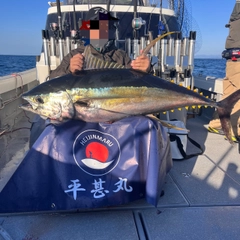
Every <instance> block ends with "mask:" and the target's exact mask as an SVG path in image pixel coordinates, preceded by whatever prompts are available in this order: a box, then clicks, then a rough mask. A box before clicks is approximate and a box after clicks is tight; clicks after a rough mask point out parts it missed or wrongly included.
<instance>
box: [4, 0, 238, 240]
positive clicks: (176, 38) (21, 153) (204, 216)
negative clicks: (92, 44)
mask: <svg viewBox="0 0 240 240" xmlns="http://www.w3.org/2000/svg"><path fill="white" fill-rule="evenodd" d="M46 4H47V3H46ZM48 4H49V9H48V14H47V19H46V28H45V29H44V30H43V31H42V36H43V47H42V52H41V53H40V55H39V56H37V61H36V68H34V69H31V70H28V71H24V72H21V73H17V74H13V75H9V76H4V77H0V146H1V152H0V202H1V198H3V197H4V196H3V193H5V192H7V191H6V189H7V187H8V185H9V183H10V181H11V179H14V177H15V176H16V175H17V173H18V172H19V171H20V170H21V169H22V168H24V167H25V166H26V163H25V162H24V159H25V156H26V154H27V153H29V152H30V150H29V135H30V128H31V122H32V121H33V119H34V117H35V115H34V114H30V113H25V112H23V111H22V110H21V109H20V108H19V105H21V104H22V101H23V100H22V99H21V95H22V93H24V92H26V91H28V90H30V89H32V88H33V87H35V86H37V85H38V84H40V83H42V82H45V81H47V80H48V75H49V72H50V71H51V70H53V69H55V68H56V67H57V66H58V65H59V63H60V62H61V60H62V58H63V56H64V55H66V54H68V53H69V52H70V50H71V49H74V48H77V47H78V45H79V44H80V42H81V31H79V27H80V25H81V22H82V21H83V20H84V19H85V17H86V12H87V11H88V10H89V9H90V8H92V7H94V6H100V7H103V8H105V9H107V10H109V11H110V12H111V13H112V14H113V15H114V16H116V17H118V18H119V19H120V21H119V26H118V28H117V29H118V32H117V34H116V36H117V38H116V42H115V44H116V46H118V47H119V48H121V49H124V50H125V51H127V52H128V54H129V56H131V57H132V58H135V57H136V56H138V55H139V52H140V50H141V49H143V48H144V47H145V46H146V45H147V44H148V43H149V42H150V41H151V40H152V39H153V38H155V37H157V36H159V35H161V34H163V33H164V32H170V31H174V32H177V33H175V35H173V36H170V35H169V36H167V37H166V38H163V39H161V41H159V42H158V43H156V44H155V46H154V47H153V48H152V49H151V51H150V53H149V57H151V58H152V61H154V58H155V59H157V64H156V65H155V67H154V73H155V75H157V76H159V77H162V78H165V79H166V80H168V81H173V82H174V83H175V84H181V85H183V86H184V87H190V88H192V89H197V90H198V91H203V92H204V94H206V95H208V96H209V97H211V98H212V99H215V100H219V99H221V96H222V92H223V89H222V79H218V78H215V77H214V76H212V77H206V76H194V75H193V68H194V51H195V47H196V39H197V33H196V31H195V30H194V29H189V26H186V25H184V24H183V23H184V14H186V12H184V9H185V1H184V0H179V1H174V0H169V1H160V2H159V3H157V4H154V3H149V2H148V1H142V0H139V1H129V0H116V1H114V2H112V1H103V0H91V1H85V0H77V1H76V0H65V1H63V2H61V3H60V1H56V2H49V3H48ZM238 4H239V1H236V6H237V5H238ZM126 26H127V27H126ZM213 111H214V109H210V108H206V109H205V108H202V109H201V111H200V112H199V111H196V110H195V109H192V111H191V113H190V114H189V112H187V110H186V109H185V110H181V111H179V110H176V111H174V112H168V113H167V114H163V113H161V118H163V119H167V120H169V119H172V118H177V119H178V120H181V121H182V122H183V123H184V124H185V125H186V128H187V129H189V130H190V132H189V136H191V138H193V139H194V140H195V141H196V142H197V143H198V144H199V145H201V146H202V148H204V150H205V151H204V153H203V154H201V155H199V156H193V157H191V158H189V159H188V160H186V161H185V160H183V161H174V162H173V166H172V168H171V170H170V171H169V172H168V173H167V175H166V177H165V178H164V185H163V189H162V190H163V192H162V196H161V197H160V198H159V200H158V202H157V205H156V206H153V205H151V204H149V203H147V202H146V200H145V199H140V200H136V201H133V202H131V203H128V204H123V205H117V206H111V207H102V208H95V209H84V210H82V209H74V210H71V211H70V210H69V209H65V210H63V209H62V210H60V211H58V210H57V209H56V206H55V204H54V203H52V204H51V208H52V210H51V211H38V210H37V208H36V210H35V211H28V210H26V209H24V208H22V209H21V208H19V209H18V211H16V212H14V211H11V208H12V209H15V207H16V206H17V205H18V204H17V203H18V201H20V199H19V198H18V197H17V196H18V187H16V188H15V189H16V191H15V192H8V194H9V195H12V196H13V197H12V198H15V201H16V202H15V203H14V202H11V204H10V205H7V204H6V208H5V209H8V210H6V211H4V210H2V211H1V213H0V223H1V224H0V238H3V239H33V240H34V239H131V240H133V239H141V240H142V239H238V238H239V234H240V230H239V214H240V207H239V205H240V200H239V199H240V198H239V195H240V180H239V179H240V178H239V174H240V173H239V167H240V163H239V151H240V145H239V144H235V145H234V146H232V145H230V144H229V143H228V142H227V141H226V140H225V139H224V136H221V135H218V134H212V133H211V134H209V133H208V131H207V130H206V129H205V128H204V124H207V123H208V122H209V120H210V119H211V117H212V113H213ZM189 116H193V117H191V118H190V117H189ZM186 147H187V149H186V152H187V153H188V155H191V154H193V155H194V154H195V153H196V152H198V151H199V149H198V148H196V146H194V145H193V144H192V143H191V142H188V144H187V145H186ZM166 159H167V162H169V163H171V161H172V159H169V158H166ZM39 166H41V165H39ZM29 169H30V171H31V170H32V176H33V177H34V175H35V174H36V175H37V171H41V169H40V168H39V169H37V171H36V169H35V170H33V169H31V163H30V165H29ZM45 171H46V172H47V173H48V174H53V175H54V173H51V172H50V169H45ZM63 175H64V173H63ZM46 176H47V175H45V174H43V176H41V177H40V178H43V179H44V178H46ZM40 180H41V179H39V181H40ZM19 181H20V182H21V181H22V182H24V181H25V182H26V183H27V184H26V186H29V182H30V183H31V182H34V181H33V179H31V178H22V179H20V180H19ZM35 181H36V180H35ZM12 184H13V185H16V186H17V184H18V182H14V183H12ZM48 184H49V185H51V184H52V183H51V182H48V181H46V185H48ZM44 187H45V186H43V188H44ZM26 188H27V187H26ZM33 189H34V187H33ZM128 189H129V188H128ZM26 191H27V189H26ZM33 192H34V190H33ZM49 194H50V193H49ZM15 196H16V197H15ZM33 196H34V193H33V194H32V195H31V196H26V197H25V198H23V199H24V200H25V205H26V206H27V205H28V204H29V205H31V204H32V202H34V200H35V199H34V197H33ZM46 196H47V194H46ZM42 201H43V202H44V201H46V199H44V198H43V199H42ZM0 209H4V206H0ZM9 209H10V210H9Z"/></svg>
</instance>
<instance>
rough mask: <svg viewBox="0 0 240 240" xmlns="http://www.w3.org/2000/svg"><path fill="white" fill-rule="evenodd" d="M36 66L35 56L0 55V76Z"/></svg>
mask: <svg viewBox="0 0 240 240" xmlns="http://www.w3.org/2000/svg"><path fill="white" fill-rule="evenodd" d="M34 67H36V57H35V56H15V55H0V77H1V76H5V75H9V74H12V73H19V72H22V71H26V70H28V69H31V68H34Z"/></svg>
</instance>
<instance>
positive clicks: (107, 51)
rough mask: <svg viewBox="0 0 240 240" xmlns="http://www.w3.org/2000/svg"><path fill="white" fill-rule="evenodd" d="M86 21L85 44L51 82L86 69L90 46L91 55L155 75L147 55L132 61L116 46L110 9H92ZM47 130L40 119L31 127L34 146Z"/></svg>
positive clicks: (84, 27) (82, 28)
mask: <svg viewBox="0 0 240 240" xmlns="http://www.w3.org/2000/svg"><path fill="white" fill-rule="evenodd" d="M86 20H87V21H84V22H83V25H82V27H81V33H82V34H83V35H85V37H83V40H84V41H85V44H84V45H83V44H82V45H80V46H79V47H78V48H77V49H74V50H72V51H71V52H70V53H69V54H68V55H66V56H65V57H64V58H63V60H62V62H61V64H60V65H59V66H58V67H57V68H56V69H55V70H53V71H52V72H51V73H50V76H49V78H50V79H52V78H55V77H59V76H62V75H65V74H68V73H75V72H77V71H81V70H83V69H84V67H85V64H86V63H85V60H86V59H85V56H84V54H83V53H84V50H85V48H86V47H85V45H87V44H91V45H93V46H94V47H95V48H93V47H92V48H91V54H92V55H93V56H95V57H97V58H99V59H102V60H103V61H107V62H113V63H118V64H120V65H122V66H124V67H125V68H133V69H136V70H141V71H143V72H148V73H150V72H152V66H151V63H150V60H149V58H148V57H147V56H146V54H142V55H140V56H139V57H137V58H136V59H135V60H131V58H130V57H129V56H128V54H127V53H126V52H125V51H123V50H121V49H118V48H117V47H116V46H115V45H114V39H115V32H116V23H117V22H118V20H119V19H118V18H115V17H113V16H112V15H111V14H110V13H109V12H108V11H107V10H105V9H103V8H101V7H94V8H91V9H90V10H89V12H88V14H87V17H86ZM92 68H94V66H92ZM44 128H45V120H44V119H42V118H41V117H39V116H37V118H36V119H35V122H34V123H33V125H32V128H31V135H30V143H29V145H30V147H31V146H32V145H33V143H34V142H35V141H36V140H37V138H38V137H39V135H40V134H41V133H42V131H43V130H44Z"/></svg>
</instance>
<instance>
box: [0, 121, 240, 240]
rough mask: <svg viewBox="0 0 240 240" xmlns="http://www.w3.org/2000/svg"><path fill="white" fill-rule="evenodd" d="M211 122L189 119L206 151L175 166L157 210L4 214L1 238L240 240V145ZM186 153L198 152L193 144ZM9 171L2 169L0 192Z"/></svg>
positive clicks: (141, 204) (133, 207)
mask: <svg viewBox="0 0 240 240" xmlns="http://www.w3.org/2000/svg"><path fill="white" fill-rule="evenodd" d="M207 122H208V119H207V118H206V117H196V118H192V119H189V120H188V121H187V128H188V129H190V133H189V135H190V137H192V138H194V139H195V140H196V141H197V142H198V143H200V144H201V145H202V146H204V148H205V152H204V154H203V155H201V156H198V157H193V158H191V159H189V160H186V161H179V162H177V161H175V162H174V165H173V168H172V169H171V171H170V172H169V174H168V176H167V178H166V184H165V186H164V192H165V194H164V196H163V197H161V198H160V201H159V203H158V208H157V209H156V208H154V207H152V206H151V205H149V204H147V203H146V202H145V200H141V201H136V202H133V203H131V204H128V205H124V206H120V207H116V208H110V209H98V210H96V211H89V212H86V211H85V212H79V213H67V212H60V213H55V214H52V213H51V214H49V213H30V214H27V213H26V214H18V215H7V214H2V215H0V239H17V240H18V239H19V240H20V239H21V240H23V239H24V240H30V239H31V240H36V239H38V240H45V239H58V240H60V239H64V240H66V239H78V240H81V239H87V240H89V239H94V240H98V239H99V240H100V239H104V240H106V239H125V240H128V239H129V240H135V239H141V240H143V239H147V240H150V239H153V240H157V239H161V240H168V239H169V240H170V239H171V240H172V239H188V240H189V239H194V240H197V239H201V240H202V239H211V240H215V239H216V240H221V239H222V240H225V239H231V240H235V239H236V240H237V239H239V236H240V228H239V225H240V217H239V216H240V154H239V148H240V146H239V144H235V145H234V146H231V145H230V144H229V143H228V142H227V141H226V140H224V138H223V136H220V135H217V134H212V133H208V132H207V130H206V129H205V128H204V127H203V125H204V124H206V123H207ZM19 124H20V125H21V124H25V120H24V119H23V120H22V122H19ZM22 131H23V130H22ZM24 131H28V130H24ZM25 134H26V135H27V134H28V133H27V132H26V133H25ZM21 136H22V135H19V134H18V135H16V139H15V140H16V142H17V143H18V144H22V146H23V147H24V148H27V145H26V144H27V143H26V139H25V138H23V137H21ZM0 139H1V138H0ZM12 151H14V148H13V149H12ZM187 151H188V153H191V152H192V153H194V152H196V151H198V149H196V148H194V147H193V146H192V145H191V144H188V150H187ZM14 153H15V152H12V153H9V154H12V155H13V156H14ZM13 161H14V166H15V167H17V166H18V164H20V160H19V158H18V157H16V156H15V158H14V160H13ZM12 163H13V162H12ZM8 167H9V166H8ZM9 172H11V171H9V169H8V168H2V169H1V172H0V174H1V175H0V191H1V189H2V188H3V186H4V182H6V179H7V178H8V177H9V175H11V174H10V173H9ZM9 237H11V238H9Z"/></svg>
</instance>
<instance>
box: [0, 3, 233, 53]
mask: <svg viewBox="0 0 240 240" xmlns="http://www.w3.org/2000/svg"><path fill="white" fill-rule="evenodd" d="M54 1H55V0H54ZM47 2H48V1H47V0H46V1H45V0H22V1H19V0H11V1H10V0H6V1H1V8H0V31H1V33H0V34H1V35H0V36H1V37H0V54H14V55H39V53H40V50H41V44H42V36H41V30H42V29H44V28H45V21H46V15H47V9H48V3H47ZM235 2H236V0H186V3H187V7H188V8H189V10H190V12H191V14H192V16H193V17H194V19H195V22H197V24H198V27H199V29H200V32H201V33H200V34H201V39H202V41H201V42H202V46H201V49H200V50H199V51H198V52H197V53H196V56H200V55H201V56H202V55H207V56H214V57H221V53H222V51H223V50H224V48H225V41H226V37H227V35H228V29H226V28H225V24H226V23H228V21H229V18H230V15H231V13H232V10H233V7H234V5H235ZM189 3H190V5H189ZM197 35H198V33H197Z"/></svg>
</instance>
